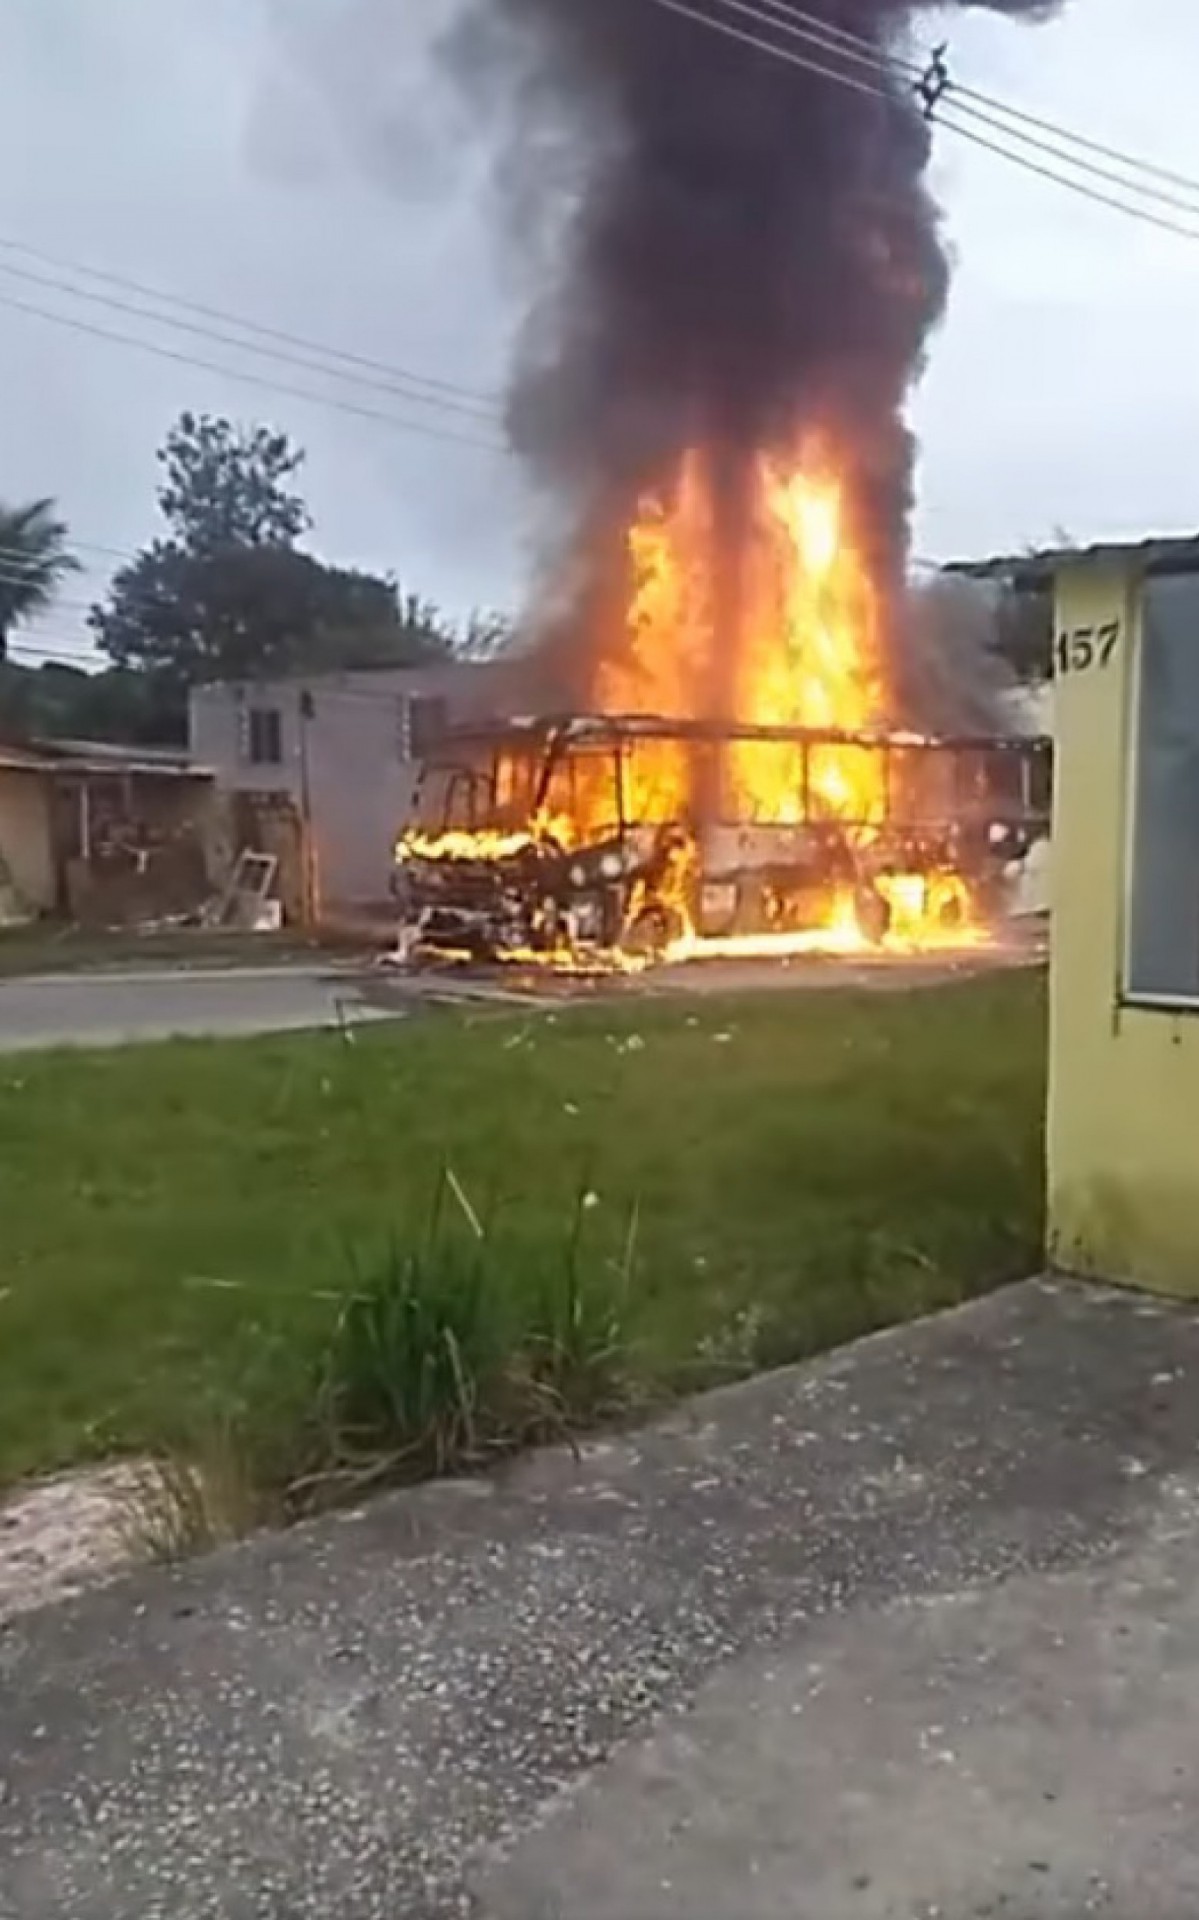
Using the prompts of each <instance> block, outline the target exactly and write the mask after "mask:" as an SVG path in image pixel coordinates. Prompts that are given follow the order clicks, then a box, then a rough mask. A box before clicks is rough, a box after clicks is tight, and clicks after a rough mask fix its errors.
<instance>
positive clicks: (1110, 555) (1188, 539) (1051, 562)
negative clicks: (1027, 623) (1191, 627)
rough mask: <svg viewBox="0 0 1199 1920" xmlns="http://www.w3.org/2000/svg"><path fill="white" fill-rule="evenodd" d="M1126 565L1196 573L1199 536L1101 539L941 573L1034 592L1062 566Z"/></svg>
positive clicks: (956, 564) (955, 564) (958, 563)
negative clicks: (1082, 544)
mask: <svg viewBox="0 0 1199 1920" xmlns="http://www.w3.org/2000/svg"><path fill="white" fill-rule="evenodd" d="M1130 562H1131V563H1132V564H1133V565H1134V566H1135V567H1136V569H1137V571H1138V572H1140V573H1199V534H1182V535H1173V536H1167V537H1161V538H1156V539H1153V538H1150V539H1146V540H1099V541H1096V542H1095V543H1094V544H1093V545H1091V546H1089V547H1043V548H1040V549H1039V550H1037V551H1036V552H1033V553H1012V554H997V555H995V556H994V557H993V558H991V559H987V560H954V561H950V562H949V563H948V564H947V565H946V566H945V567H944V568H943V571H944V572H945V573H954V574H958V575H961V576H962V577H964V578H966V579H970V580H1006V581H1010V582H1011V583H1012V584H1013V585H1014V586H1023V587H1035V586H1040V585H1042V584H1044V583H1045V582H1047V581H1049V580H1051V579H1052V578H1053V576H1054V575H1055V574H1057V573H1060V572H1062V570H1063V569H1064V568H1066V567H1103V566H1115V567H1128V565H1129V563H1130Z"/></svg>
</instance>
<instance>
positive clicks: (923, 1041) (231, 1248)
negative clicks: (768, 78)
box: [0, 975, 1044, 1481]
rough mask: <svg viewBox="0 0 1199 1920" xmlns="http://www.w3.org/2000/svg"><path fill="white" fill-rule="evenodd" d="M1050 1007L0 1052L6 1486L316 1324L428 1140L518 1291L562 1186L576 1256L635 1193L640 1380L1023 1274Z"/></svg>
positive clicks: (860, 1006)
mask: <svg viewBox="0 0 1199 1920" xmlns="http://www.w3.org/2000/svg"><path fill="white" fill-rule="evenodd" d="M1043 1019H1044V1008H1043V986H1042V982H1041V980H1040V979H1039V978H1038V977H1036V976H1033V975H1013V976H1005V977H995V978H991V979H985V980H978V981H974V982H970V983H964V984H960V985H954V986H950V987H947V988H944V989H941V990H937V991H922V992H915V993H881V992H875V993H865V992H849V991H846V992H841V991H820V992H812V993H807V994H805V993H796V994H794V995H792V994H782V993H775V994H763V995H760V996H756V997H753V998H749V997H743V998H739V999H737V1000H734V1001H729V1000H720V1001H696V1002H685V1001H679V1002H677V1003H673V1002H672V1003H669V1004H666V1003H662V1002H654V1003H646V1002H641V1003H634V1002H632V1001H626V1002H624V1003H622V1004H621V1005H620V1006H619V1007H591V1008H588V1009H586V1010H572V1011H569V1012H566V1011H564V1012H562V1013H560V1014H559V1015H557V1016H556V1017H554V1018H552V1019H546V1018H544V1017H542V1016H540V1015H538V1016H536V1017H534V1018H533V1019H532V1020H529V1021H524V1020H522V1019H520V1018H516V1019H514V1018H512V1017H509V1016H496V1015H492V1014H484V1015H474V1016H469V1015H462V1016H455V1017H450V1016H445V1017H433V1018H429V1019H427V1020H420V1021H416V1020H414V1021H412V1022H409V1023H403V1024H400V1025H398V1026H395V1027H388V1028H372V1029H368V1030H365V1031H360V1032H359V1034H358V1036H357V1037H356V1039H355V1041H354V1043H353V1044H348V1043H347V1042H346V1041H345V1040H343V1039H342V1038H341V1037H339V1036H338V1035H337V1034H332V1033H321V1034H317V1035H312V1036H310V1037H301V1038H294V1037H289V1038H286V1039H271V1040H260V1041H235V1042H230V1041H227V1042H172V1043H170V1044H166V1045H160V1046H151V1047H142V1048H136V1049H133V1048H131V1049H125V1050H119V1051H105V1052H95V1053H83V1054H81V1053H77V1052H71V1053H58V1054H46V1055H37V1056H30V1055H24V1056H14V1057H12V1058H9V1059H0V1481H3V1480H6V1479H7V1480H11V1479H12V1478H14V1477H17V1476H20V1475H22V1474H24V1473H28V1472H31V1471H34V1470H38V1469H43V1468H48V1467H51V1466H57V1465H61V1464H63V1463H65V1462H68V1461H71V1460H74V1459H78V1458H80V1457H83V1456H88V1455H94V1454H96V1453H98V1452H102V1451H107V1450H109V1449H112V1448H115V1447H120V1446H137V1445H142V1444H146V1443H147V1442H151V1443H152V1442H154V1441H155V1440H156V1439H160V1438H162V1437H163V1436H164V1435H166V1434H169V1433H172V1432H174V1431H176V1430H177V1427H178V1421H179V1417H180V1412H181V1409H185V1408H187V1407H188V1406H189V1405H190V1404H192V1403H194V1402H195V1401H196V1399H197V1398H198V1397H200V1396H202V1395H204V1394H205V1393H207V1392H209V1391H211V1390H212V1389H213V1388H214V1386H218V1385H220V1384H221V1383H224V1384H225V1385H228V1383H229V1382H231V1381H234V1380H236V1378H237V1377H238V1372H239V1368H241V1367H242V1366H243V1364H244V1359H245V1355H246V1352H247V1348H248V1346H252V1345H253V1343H254V1340H255V1338H256V1337H257V1330H262V1329H266V1330H268V1331H269V1332H270V1333H272V1334H278V1333H280V1332H282V1333H283V1334H285V1335H286V1336H287V1337H288V1338H294V1339H295V1340H296V1341H297V1342H302V1341H308V1340H310V1339H311V1340H313V1341H316V1340H317V1339H319V1338H320V1337H321V1335H322V1334H323V1333H324V1332H325V1331H326V1330H327V1328H328V1327H329V1325H330V1323H331V1321H332V1319H333V1317H334V1315H335V1313H336V1304H335V1301H336V1296H337V1295H338V1294H339V1293H340V1292H342V1291H343V1290H344V1289H345V1288H346V1287H347V1286H348V1285H349V1284H350V1283H351V1279H352V1273H353V1269H354V1263H355V1261H358V1262H359V1263H361V1261H362V1260H363V1259H369V1258H370V1257H371V1256H372V1253H373V1251H374V1250H376V1249H379V1248H382V1247H384V1246H385V1245H386V1243H387V1240H388V1237H389V1236H391V1235H393V1234H397V1233H398V1234H400V1235H408V1234H411V1235H416V1234H418V1233H419V1232H420V1231H421V1227H422V1222H423V1221H424V1219H425V1217H426V1214H427V1209H428V1206H429V1197H430V1194H431V1192H432V1190H433V1188H434V1186H435V1184H436V1180H437V1175H438V1170H439V1168H440V1167H442V1166H444V1165H446V1164H448V1165H449V1166H451V1167H452V1168H453V1170H454V1172H455V1174H456V1175H457V1177H458V1179H459V1180H460V1181H461V1183H462V1184H463V1187H464V1188H465V1190H466V1192H467V1194H468V1195H469V1196H470V1199H471V1201H472V1203H473V1205H474V1206H475V1207H476V1208H477V1209H478V1210H479V1211H480V1212H481V1213H485V1214H487V1215H488V1216H489V1217H493V1218H494V1219H495V1220H496V1225H495V1228H494V1233H495V1237H496V1239H497V1241H502V1243H503V1246H504V1249H505V1252H504V1258H503V1263H502V1270H501V1271H502V1276H503V1277H502V1284H504V1285H509V1286H512V1287H514V1288H519V1287H521V1286H522V1285H523V1284H525V1276H526V1275H528V1274H532V1273H533V1272H534V1270H535V1269H536V1268H537V1266H538V1264H539V1263H541V1264H544V1261H545V1258H546V1251H547V1248H550V1247H552V1246H554V1245H556V1244H557V1243H558V1242H559V1241H565V1239H566V1238H567V1236H568V1234H569V1231H570V1221H571V1216H572V1211H573V1209H574V1203H575V1200H576V1198H577V1196H578V1194H579V1192H580V1191H586V1192H587V1193H588V1194H593V1195H594V1196H595V1201H594V1202H593V1203H590V1204H589V1206H588V1208H587V1211H586V1214H585V1219H586V1223H587V1232H588V1235H589V1236H590V1239H591V1242H592V1250H593V1252H594V1254H595V1256H596V1258H597V1259H598V1258H600V1257H601V1256H602V1255H603V1254H605V1253H606V1252H609V1251H610V1252H612V1253H613V1254H615V1253H616V1251H617V1249H618V1248H619V1246H620V1244H621V1241H622V1237H623V1235H624V1232H625V1229H626V1226H627V1222H628V1218H629V1213H630V1210H631V1209H632V1208H633V1207H634V1206H635V1207H636V1208H637V1210H638V1222H639V1226H638V1247H639V1252H638V1265H637V1272H636V1277H635V1281H634V1284H633V1287H632V1290H631V1297H630V1300H629V1303H628V1317H629V1333H630V1340H631V1352H632V1354H633V1356H634V1364H635V1367H636V1369H637V1371H638V1373H639V1374H640V1376H641V1377H642V1380H643V1382H644V1383H645V1384H646V1385H647V1387H649V1388H650V1389H653V1390H658V1389H661V1390H666V1391H672V1390H677V1389H678V1388H680V1387H684V1386H688V1385H692V1384H700V1383H701V1382H702V1381H703V1380H704V1379H706V1378H712V1377H717V1376H718V1375H719V1374H720V1372H721V1371H722V1369H727V1370H728V1371H730V1372H731V1371H736V1370H738V1369H741V1368H744V1367H748V1366H753V1365H766V1364H771V1363H773V1362H775V1361H780V1360H785V1359H789V1358H793V1357H797V1356H799V1355H801V1354H803V1353H805V1352H809V1351H811V1350H813V1349H814V1348H816V1347H819V1346H821V1345H826V1344H828V1343H830V1342H832V1341H835V1340H837V1339H841V1338H845V1337H848V1336H849V1335H852V1334H853V1333H856V1332H859V1331H861V1330H862V1329H864V1328H867V1327H870V1326H875V1325H879V1324H882V1323H884V1322H886V1321H889V1320H894V1319H899V1318H903V1317H906V1316H908V1315H910V1314H912V1313H915V1312H919V1311H923V1310H925V1309H926V1308H928V1307H930V1306H937V1305H941V1304H944V1303H947V1302H951V1301H955V1300H958V1299H960V1298H962V1297H964V1296H966V1295H969V1294H970V1293H972V1292H975V1291H977V1290H979V1289H980V1288H983V1287H986V1286H988V1285H990V1284H993V1283H995V1282H997V1281H999V1280H1002V1279H1005V1278H1009V1277H1013V1276H1015V1275H1018V1274H1020V1273H1022V1272H1024V1271H1027V1270H1029V1269H1031V1268H1032V1267H1033V1266H1034V1265H1035V1263H1036V1261H1037V1258H1038V1249H1039V1243H1040V1233H1041V1205H1042V1173H1041V1126H1042V1107H1043V1098H1044V1087H1043V1077H1044V1041H1043ZM497 1284H499V1282H497Z"/></svg>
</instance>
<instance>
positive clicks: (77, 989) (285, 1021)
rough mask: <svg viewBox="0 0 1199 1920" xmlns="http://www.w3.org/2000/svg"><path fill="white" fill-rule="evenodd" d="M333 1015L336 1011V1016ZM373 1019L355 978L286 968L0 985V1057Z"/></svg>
mask: <svg viewBox="0 0 1199 1920" xmlns="http://www.w3.org/2000/svg"><path fill="white" fill-rule="evenodd" d="M339 1009H340V1012H339ZM342 1017H345V1018H350V1019H355V1020H359V1019H379V1018H381V1017H383V1015H382V1013H381V1011H380V1010H378V1009H372V1008H369V1007H366V1006H365V1005H364V1004H363V1002H362V1000H361V998H360V988H359V984H358V982H357V980H356V978H355V977H354V976H353V975H338V974H332V973H329V972H328V971H324V972H322V971H319V970H316V969H304V970H300V969H292V968H286V967H272V968H240V969H231V970H228V971H219V972H218V971H213V972H204V971H201V970H196V971H194V972H184V971H181V970H179V969H175V970H170V971H167V970H164V971H162V972H153V973H111V974H105V973H79V974H56V975H53V976H48V975H43V976H41V977H39V978H35V979H17V980H4V979H0V1052H9V1051H14V1050H16V1049H19V1048H27V1047H53V1046H106V1045H112V1044H117V1043H120V1042H124V1041H132V1040H161V1039H166V1038H169V1037H171V1036H172V1035H175V1034H214V1035H217V1034H245V1033H272V1032H287V1031H289V1030H291V1029H295V1028H304V1027H319V1026H324V1025H327V1024H328V1023H329V1022H330V1021H334V1020H337V1019H339V1018H342Z"/></svg>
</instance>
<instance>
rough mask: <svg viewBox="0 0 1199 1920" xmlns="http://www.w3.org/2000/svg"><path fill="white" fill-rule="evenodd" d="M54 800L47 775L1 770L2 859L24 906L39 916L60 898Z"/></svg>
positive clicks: (20, 769)
mask: <svg viewBox="0 0 1199 1920" xmlns="http://www.w3.org/2000/svg"><path fill="white" fill-rule="evenodd" d="M51 801H52V794H51V786H50V781H49V780H48V779H47V778H46V776H45V774H43V773H40V772H38V771H37V770H36V769H34V770H30V771H26V770H25V769H24V768H16V767H0V858H2V859H3V861H4V863H5V865H6V866H7V868H8V871H9V874H10V875H11V877H12V881H13V884H14V885H15V887H16V890H17V893H18V894H19V896H20V899H21V902H22V904H23V906H25V907H28V908H32V909H33V910H34V911H36V912H38V913H49V912H51V911H52V910H53V908H54V905H55V901H56V897H57V888H56V881H55V872H54V845H53V838H52V828H51Z"/></svg>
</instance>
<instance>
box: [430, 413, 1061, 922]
mask: <svg viewBox="0 0 1199 1920" xmlns="http://www.w3.org/2000/svg"><path fill="white" fill-rule="evenodd" d="M748 493H749V497H748V502H747V511H746V516H745V529H746V530H745V532H744V537H743V541H742V545H741V549H740V551H739V552H738V553H737V555H736V556H735V557H730V556H729V555H728V553H727V551H726V549H725V548H724V546H723V543H722V541H721V539H720V537H719V530H718V528H717V527H716V526H715V525H714V523H713V518H712V513H713V495H712V488H711V485H710V483H709V478H708V475H707V473H706V471H705V467H704V463H703V462H702V460H700V459H699V458H698V457H697V458H695V459H693V460H690V461H688V462H687V463H686V464H685V467H684V470H683V473H682V475H681V479H680V483H679V485H678V486H677V488H676V489H675V490H674V491H673V494H672V496H671V497H670V498H669V500H666V501H663V500H662V499H661V498H655V499H652V500H647V501H645V502H643V503H642V507H641V510H640V512H639V514H638V515H637V517H636V520H635V522H634V524H633V526H632V527H631V529H630V530H629V532H628V535H627V536H626V541H625V556H624V558H625V567H624V583H625V584H624V595H623V601H622V604H621V608H620V610H619V614H618V617H617V618H615V619H612V618H609V620H608V622H607V623H605V622H604V621H602V620H596V621H595V622H594V624H593V627H592V629H591V631H590V632H588V633H587V634H586V635H585V636H584V639H585V644H584V645H581V646H580V644H579V642H578V640H577V639H576V640H575V642H574V648H575V653H576V655H577V656H578V657H579V658H581V659H582V660H583V662H584V663H585V674H584V679H583V691H584V692H585V693H586V694H587V695H588V696H589V699H588V703H587V705H586V707H585V708H580V709H577V710H575V711H574V712H572V713H569V714H566V715H564V716H563V715H558V716H544V717H539V718H531V719H527V720H517V721H508V722H505V723H502V724H495V725H492V726H486V727H475V728H464V729H458V730H457V731H452V732H451V733H450V734H449V735H448V736H447V737H446V739H445V740H444V742H443V743H442V746H441V748H440V749H439V751H438V753H437V754H436V755H435V756H434V757H433V758H432V759H431V760H430V762H429V763H428V764H427V766H426V767H425V771H424V775H423V777H422V780H421V782H420V789H419V804H418V808H417V815H416V818H415V820H414V821H413V822H411V823H410V825H409V827H408V828H407V829H406V830H405V831H404V832H403V833H402V834H401V836H400V838H399V841H398V843H397V847H396V863H395V871H394V881H395V891H396V895H397V900H398V904H399V911H400V921H401V945H402V948H403V949H404V951H406V952H407V953H409V954H419V953H421V952H441V953H444V952H447V951H449V952H454V953H459V954H464V955H470V956H475V957H486V958H511V957H522V958H529V959H532V958H547V957H552V958H565V959H573V960H578V959H579V958H581V957H585V956H586V957H590V956H594V955H597V954H601V953H602V954H606V955H608V956H613V957H617V958H623V959H628V958H630V957H632V956H639V957H652V958H656V959H662V958H666V959H672V958H685V957H692V956H695V955H702V954H713V953H719V954H737V955H742V954H745V955H749V954H755V955H756V954H786V953H796V952H804V951H811V950H813V949H819V948H825V949H832V950H839V951H846V950H850V951H852V950H855V949H859V948H870V947H879V946H884V945H889V946H892V947H896V946H898V947H903V948H919V947H924V946H930V945H936V946H944V945H946V944H950V943H963V944H964V943H974V942H977V941H978V940H979V939H981V938H983V937H985V929H986V928H987V926H988V925H989V924H990V923H991V922H992V921H993V920H994V919H995V917H996V916H997V913H998V912H999V910H1000V907H1001V904H1002V895H1003V888H1004V882H1005V877H1006V876H1007V875H1008V874H1009V872H1010V871H1011V869H1012V867H1013V865H1014V863H1017V862H1019V861H1020V860H1021V859H1023V857H1024V855H1025V854H1026V853H1027V852H1028V850H1029V848H1030V846H1031V845H1032V844H1033V843H1034V842H1035V841H1036V840H1038V839H1041V838H1043V837H1045V835H1046V834H1047V832H1048V812H1049V767H1050V751H1049V745H1048V742H1046V741H1044V740H1036V739H1027V738H1012V737H1008V736H1007V735H1004V734H1002V733H999V732H996V733H995V734H990V733H980V732H964V731H963V732H954V733H936V734H934V733H929V732H925V731H918V730H915V729H912V728H911V727H907V726H903V725H897V724H895V722H894V721H891V722H890V723H888V722H887V719H886V716H887V714H888V712H889V711H893V710H894V705H895V700H894V695H893V690H892V682H893V679H894V674H893V671H892V669H893V665H894V660H893V655H894V651H895V648H894V643H893V635H891V634H890V633H889V631H888V627H887V623H886V620H885V618H884V615H883V613H882V611H881V607H880V596H879V594H878V592H877V591H876V589H875V587H874V583H873V580H872V577H871V574H870V571H869V569H868V567H867V565H866V564H865V562H864V560H863V558H862V556H861V554H860V552H859V550H858V546H857V543H856V541H855V538H854V534H853V529H852V526H851V525H850V524H849V521H848V516H847V514H846V511H845V507H844V499H843V490H842V488H841V487H840V485H839V483H838V481H837V479H836V477H835V474H834V473H833V472H832V470H831V469H830V467H829V464H828V458H827V453H826V451H825V450H823V449H821V450H820V452H819V455H818V456H817V455H816V454H814V453H813V451H812V449H811V448H809V449H807V450H804V451H802V452H801V455H800V457H799V459H798V460H797V462H796V463H795V465H794V466H793V467H792V468H790V469H789V470H786V471H784V470H780V468H779V467H778V466H777V464H773V463H768V462H767V461H766V460H764V459H763V460H761V461H759V462H758V463H757V464H756V465H755V466H754V467H753V469H752V479H751V482H750V486H749V489H748ZM730 580H732V581H733V582H734V584H735V605H733V604H732V595H731V592H730ZM889 642H890V643H891V644H890V645H889Z"/></svg>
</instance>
